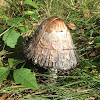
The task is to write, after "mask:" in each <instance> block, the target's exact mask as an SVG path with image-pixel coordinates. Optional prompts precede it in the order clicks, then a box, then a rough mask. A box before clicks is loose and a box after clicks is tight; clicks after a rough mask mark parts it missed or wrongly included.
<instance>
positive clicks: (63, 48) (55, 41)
mask: <svg viewBox="0 0 100 100" xmlns="http://www.w3.org/2000/svg"><path fill="white" fill-rule="evenodd" d="M24 53H25V54H26V56H27V58H29V59H32V61H33V63H34V64H38V65H39V66H41V67H44V68H54V69H57V70H69V69H72V68H74V67H75V66H76V65H77V63H78V56H77V54H76V51H75V47H74V45H73V40H72V37H71V34H70V31H69V30H68V28H67V26H66V24H65V22H64V21H63V20H62V19H60V18H56V17H51V18H49V19H47V20H45V21H43V22H42V23H41V25H40V26H39V27H38V29H37V31H36V32H35V34H34V36H33V38H32V39H31V40H30V41H28V43H26V44H25V45H24Z"/></svg>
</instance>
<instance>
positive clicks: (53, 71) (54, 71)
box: [49, 68, 58, 80]
mask: <svg viewBox="0 0 100 100" xmlns="http://www.w3.org/2000/svg"><path fill="white" fill-rule="evenodd" d="M57 72H58V71H57V69H55V68H50V70H49V74H50V79H53V80H56V79H57Z"/></svg>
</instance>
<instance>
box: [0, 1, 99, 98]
mask: <svg viewBox="0 0 100 100" xmlns="http://www.w3.org/2000/svg"><path fill="white" fill-rule="evenodd" d="M51 16H58V17H60V18H62V19H64V21H65V22H66V24H67V26H68V28H69V29H70V31H71V35H72V37H73V40H74V44H75V45H76V50H77V52H78V54H79V57H80V64H79V65H78V66H77V68H76V69H75V70H71V71H69V72H65V73H64V72H63V73H62V74H60V75H59V78H58V81H57V83H56V84H54V83H50V82H49V81H47V80H42V79H41V77H42V76H45V75H44V74H40V73H39V72H38V71H34V65H31V64H30V62H29V63H28V61H27V60H26V59H25V57H24V54H23V49H22V48H23V47H22V45H23V42H24V41H25V40H27V38H28V37H30V38H31V37H32V36H33V34H34V32H35V30H36V29H37V27H38V25H40V23H41V22H42V21H43V20H45V19H47V18H49V17H51ZM36 79H37V81H36ZM45 84H46V85H45ZM0 99H19V100H24V99H29V100H31V99H32V100H33V99H35V100H40V99H41V100H49V99H54V100H68V99H71V100H74V99H75V100H97V99H100V2H99V0H5V1H4V0H0Z"/></svg>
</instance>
